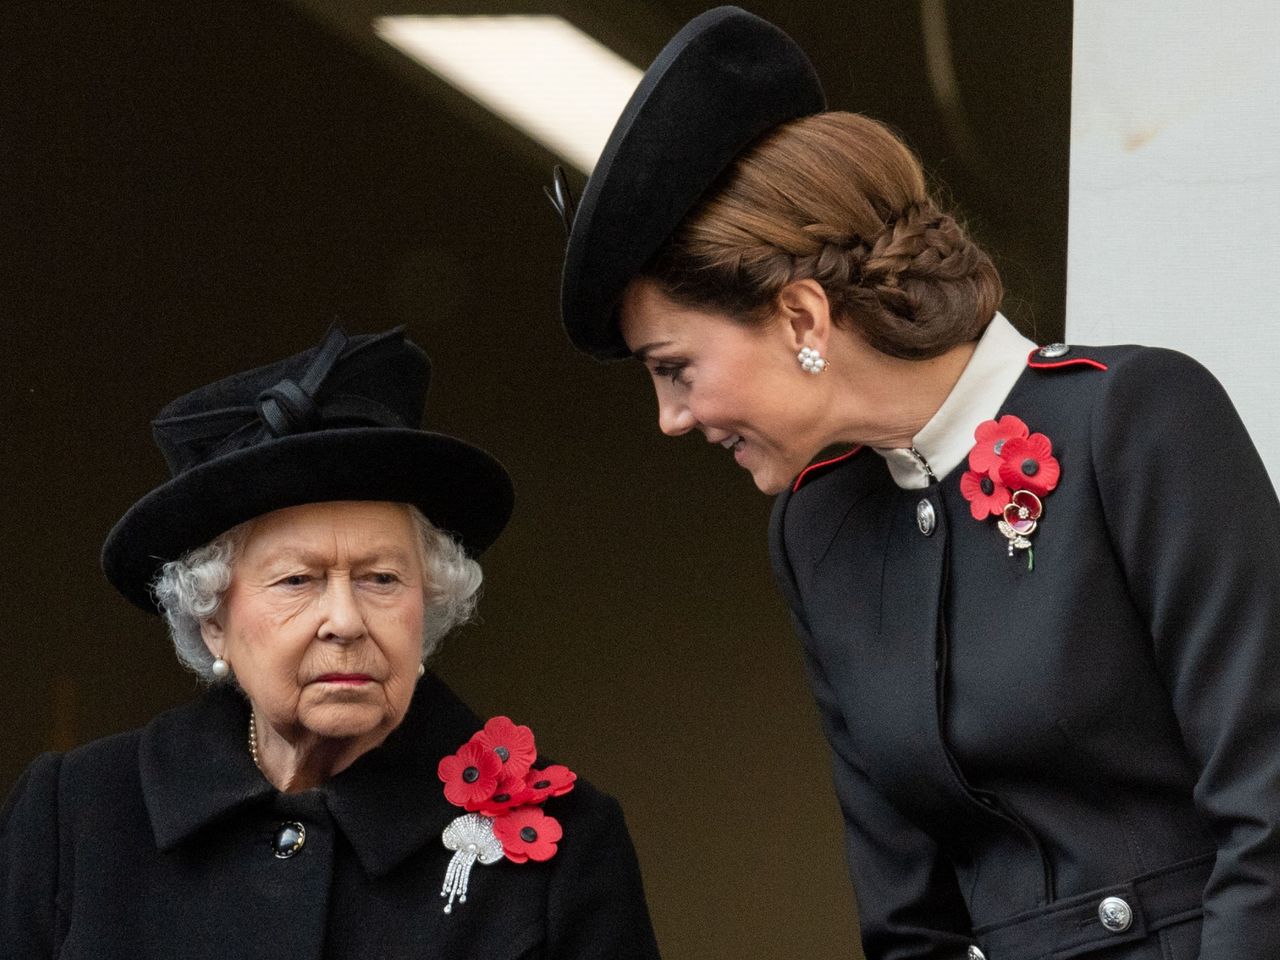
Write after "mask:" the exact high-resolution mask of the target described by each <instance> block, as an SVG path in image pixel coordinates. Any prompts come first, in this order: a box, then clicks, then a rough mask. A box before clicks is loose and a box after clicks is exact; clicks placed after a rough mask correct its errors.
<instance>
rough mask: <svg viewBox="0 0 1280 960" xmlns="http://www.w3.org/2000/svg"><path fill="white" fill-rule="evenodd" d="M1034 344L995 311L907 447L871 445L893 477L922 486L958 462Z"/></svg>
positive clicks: (996, 407)
mask: <svg viewBox="0 0 1280 960" xmlns="http://www.w3.org/2000/svg"><path fill="white" fill-rule="evenodd" d="M1034 349H1036V345H1035V343H1034V342H1032V341H1031V340H1028V339H1027V338H1026V337H1024V336H1023V335H1022V334H1020V333H1019V332H1018V331H1017V330H1015V329H1014V326H1013V324H1011V323H1010V322H1009V321H1008V320H1006V319H1005V318H1004V316H1003V315H1001V314H999V313H997V314H996V315H995V317H994V318H993V319H992V321H991V322H990V323H989V324H987V329H986V331H985V332H984V333H983V334H982V337H981V338H980V339H979V340H978V345H977V347H975V348H974V351H973V356H971V357H970V358H969V362H968V363H967V364H966V365H965V368H964V370H963V371H962V372H961V374H960V379H959V380H957V381H956V385H955V386H954V387H952V388H951V392H950V393H949V394H947V399H946V400H944V401H942V406H940V407H939V408H938V412H937V413H935V414H934V415H933V417H932V418H931V419H930V420H929V422H928V423H926V424H925V425H924V426H923V427H921V429H920V432H919V433H917V434H916V435H915V437H913V438H912V440H911V446H910V447H873V448H872V449H874V450H875V452H876V453H878V454H880V456H882V457H884V459H885V462H886V463H887V464H888V465H889V473H890V475H891V476H892V477H893V482H894V483H896V484H897V485H898V486H899V487H901V488H902V489H904V490H921V489H923V488H925V487H927V486H928V485H929V484H930V483H931V482H933V481H934V480H935V479H937V480H941V479H942V478H943V477H945V476H946V475H947V474H949V473H950V472H951V471H952V470H954V469H955V468H956V467H958V466H959V465H960V464H961V463H962V462H963V461H964V460H965V458H966V457H968V456H969V451H970V450H971V449H972V448H973V431H974V428H975V427H977V426H978V424H980V423H982V422H983V421H984V420H991V419H992V418H994V417H995V415H996V414H997V413H999V412H1000V405H1001V404H1002V403H1004V399H1005V397H1007V396H1008V395H1009V391H1010V390H1012V389H1013V385H1014V383H1015V382H1017V379H1018V377H1020V376H1022V371H1023V370H1024V369H1026V366H1027V357H1028V356H1029V355H1030V353H1031V351H1032V350H1034Z"/></svg>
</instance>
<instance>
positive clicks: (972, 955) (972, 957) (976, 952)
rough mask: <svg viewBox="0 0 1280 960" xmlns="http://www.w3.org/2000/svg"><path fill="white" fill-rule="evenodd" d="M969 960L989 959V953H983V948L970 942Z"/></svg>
mask: <svg viewBox="0 0 1280 960" xmlns="http://www.w3.org/2000/svg"><path fill="white" fill-rule="evenodd" d="M968 960H987V955H986V954H985V953H983V952H982V950H981V949H980V948H978V947H975V946H973V945H972V944H970V945H969V958H968Z"/></svg>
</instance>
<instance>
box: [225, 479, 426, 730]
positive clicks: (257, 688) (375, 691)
mask: <svg viewBox="0 0 1280 960" xmlns="http://www.w3.org/2000/svg"><path fill="white" fill-rule="evenodd" d="M421 550H422V548H421V545H420V541H419V538H418V534H417V531H416V529H415V525H414V522H413V518H412V516H411V515H410V513H409V509H408V508H407V507H406V506H404V505H403V504H398V503H359V502H340V503H314V504H306V505H304V506H299V507H289V508H287V509H284V510H277V511H275V512H273V513H268V514H265V515H264V516H261V517H259V518H257V519H256V520H254V521H253V523H252V526H251V528H250V531H249V534H248V538H247V540H246V542H245V544H244V546H243V549H242V551H241V554H240V557H239V559H238V560H237V561H236V563H235V566H234V568H233V570H232V577H231V585H230V587H229V588H228V589H227V592H226V594H225V595H224V597H223V602H222V606H221V608H220V609H219V611H218V614H217V615H216V617H215V619H214V620H213V621H210V622H209V623H208V624H206V627H205V634H204V636H205V642H206V643H207V644H208V645H209V649H210V650H212V651H213V652H214V654H215V655H217V656H221V657H222V658H223V659H225V660H226V661H227V662H228V663H230V665H231V667H232V669H233V670H234V672H235V677H236V679H237V681H238V682H239V684H240V686H241V688H242V689H243V690H244V691H245V694H246V695H247V696H248V697H249V700H250V701H251V702H252V703H253V706H254V710H255V712H256V713H257V715H258V717H259V718H260V719H261V720H264V721H266V722H268V723H270V724H271V725H272V726H273V727H274V728H275V730H277V731H278V732H280V733H281V734H282V735H284V736H286V737H302V736H307V735H311V736H320V737H341V738H348V737H360V738H364V737H370V736H373V737H379V738H380V737H383V736H385V735H386V734H387V733H389V732H390V731H391V730H393V729H394V728H395V727H396V726H397V725H398V724H399V723H400V721H401V719H403V717H404V714H405V712H406V711H407V710H408V708H409V700H410V697H411V696H412V695H413V690H414V686H415V684H416V682H417V680H418V665H419V663H421V658H422V628H423V614H424V600H423V577H424V574H423V558H422V555H421Z"/></svg>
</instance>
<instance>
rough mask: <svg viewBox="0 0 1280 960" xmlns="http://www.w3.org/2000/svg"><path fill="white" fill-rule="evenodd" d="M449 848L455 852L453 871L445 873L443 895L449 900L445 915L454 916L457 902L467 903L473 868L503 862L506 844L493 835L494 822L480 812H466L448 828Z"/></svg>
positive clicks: (451, 865)
mask: <svg viewBox="0 0 1280 960" xmlns="http://www.w3.org/2000/svg"><path fill="white" fill-rule="evenodd" d="M441 839H442V840H443V841H444V845H445V847H446V849H449V850H452V851H454V854H453V859H451V860H450V861H449V869H448V870H446V871H445V874H444V886H443V887H441V888H440V896H442V897H448V898H449V902H448V903H446V904H445V905H444V912H445V913H453V901H454V899H455V898H456V899H457V901H458V902H459V903H466V902H467V883H468V881H469V880H470V879H471V868H472V867H474V866H475V865H476V861H477V860H478V861H479V862H480V863H483V864H485V865H486V866H488V865H489V864H491V863H497V862H498V861H499V860H501V859H502V843H501V842H500V841H499V840H498V838H497V837H495V836H494V835H493V819H492V818H490V817H485V816H481V815H480V814H478V813H466V814H463V815H462V816H460V817H458V818H457V819H456V820H454V821H453V822H452V823H450V824H449V825H448V826H447V827H445V828H444V833H443V834H442V836H441Z"/></svg>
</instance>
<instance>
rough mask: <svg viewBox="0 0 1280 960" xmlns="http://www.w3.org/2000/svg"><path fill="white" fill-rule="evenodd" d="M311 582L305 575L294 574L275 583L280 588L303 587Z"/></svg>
mask: <svg viewBox="0 0 1280 960" xmlns="http://www.w3.org/2000/svg"><path fill="white" fill-rule="evenodd" d="M310 582H311V577H310V576H308V575H307V574H305V573H295V574H291V575H290V576H287V577H283V578H281V579H280V580H277V581H276V583H277V584H278V585H279V586H282V587H305V586H306V585H307V584H308V583H310Z"/></svg>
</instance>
